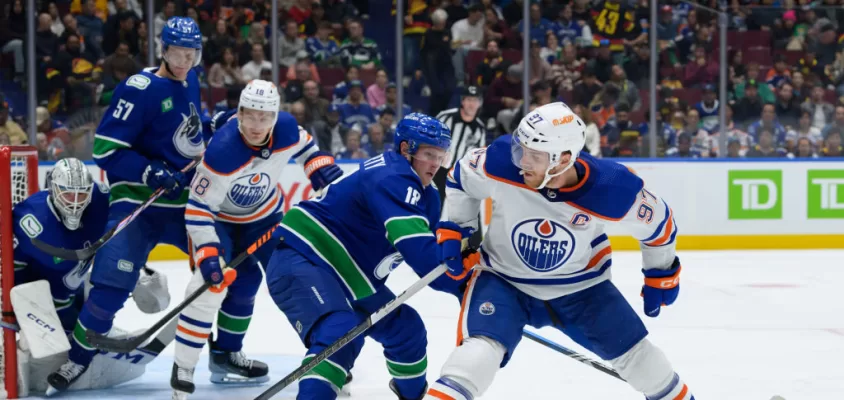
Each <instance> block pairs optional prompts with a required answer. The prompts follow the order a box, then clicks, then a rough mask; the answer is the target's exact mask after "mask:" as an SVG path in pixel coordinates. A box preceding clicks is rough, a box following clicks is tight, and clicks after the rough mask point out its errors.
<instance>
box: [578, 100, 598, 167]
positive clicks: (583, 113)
mask: <svg viewBox="0 0 844 400" xmlns="http://www.w3.org/2000/svg"><path fill="white" fill-rule="evenodd" d="M572 111H574V113H575V114H577V116H578V117H580V119H582V120H583V123H584V124H586V128H585V130H584V131H583V135H584V138H585V139H586V144H585V149H584V150H586V152H588V153H589V154H590V155H592V156H593V157H598V158H600V157H601V132H600V131H599V130H598V126H597V125H595V123H594V122H592V113H591V112H590V111H589V109H588V108H586V107H584V106H582V105H580V104H576V105H575V106H574V108H572Z"/></svg>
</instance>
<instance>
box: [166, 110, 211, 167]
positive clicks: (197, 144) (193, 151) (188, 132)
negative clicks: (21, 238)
mask: <svg viewBox="0 0 844 400" xmlns="http://www.w3.org/2000/svg"><path fill="white" fill-rule="evenodd" d="M202 139H203V138H202V120H201V119H200V118H199V113H198V112H197V111H196V106H195V105H194V104H193V103H190V115H185V114H182V123H181V124H179V127H178V128H176V133H175V134H174V135H173V145H174V146H175V147H176V150H178V151H179V154H181V155H182V156H184V157H186V158H196V157H199V156H201V155H202V152H203V151H204V150H205V146H204V145H203V143H202Z"/></svg>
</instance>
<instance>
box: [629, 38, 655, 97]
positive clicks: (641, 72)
mask: <svg viewBox="0 0 844 400" xmlns="http://www.w3.org/2000/svg"><path fill="white" fill-rule="evenodd" d="M624 72H625V73H626V74H627V79H630V80H631V81H633V82H634V83H635V84H636V86H638V87H640V88H647V87H649V85H650V81H651V49H650V48H648V45H647V44H640V45H638V46H636V47H635V49H634V53H633V55H631V56H630V57H628V58H627V59H626V60H625V61H624Z"/></svg>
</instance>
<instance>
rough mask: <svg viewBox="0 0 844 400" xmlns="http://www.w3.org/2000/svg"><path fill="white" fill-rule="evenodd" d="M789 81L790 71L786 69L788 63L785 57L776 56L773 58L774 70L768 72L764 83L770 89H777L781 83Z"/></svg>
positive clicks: (781, 55)
mask: <svg viewBox="0 0 844 400" xmlns="http://www.w3.org/2000/svg"><path fill="white" fill-rule="evenodd" d="M790 80H791V70H789V69H788V61H787V60H786V59H785V55H783V54H777V55H776V57H775V58H774V68H771V69H769V70H768V75H767V76H765V82H767V83H768V85H770V86H771V87H772V88H778V87H779V86H780V84H781V83H783V82H786V81H790Z"/></svg>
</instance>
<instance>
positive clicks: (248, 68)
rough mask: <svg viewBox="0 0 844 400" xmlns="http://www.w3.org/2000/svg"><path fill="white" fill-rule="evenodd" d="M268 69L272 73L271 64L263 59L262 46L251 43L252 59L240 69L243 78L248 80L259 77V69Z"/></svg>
mask: <svg viewBox="0 0 844 400" xmlns="http://www.w3.org/2000/svg"><path fill="white" fill-rule="evenodd" d="M265 68H266V69H269V70H270V71H271V73H272V69H273V65H272V64H270V62H269V61H267V60H265V59H264V46H263V45H262V44H259V43H255V44H253V45H252V59H251V60H250V61H249V62H248V63H246V64H245V65H244V66H243V68H241V69H240V72H241V74H242V75H243V80H244V81H246V82H249V81H251V80H253V79H260V78H261V70H262V69H265Z"/></svg>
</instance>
